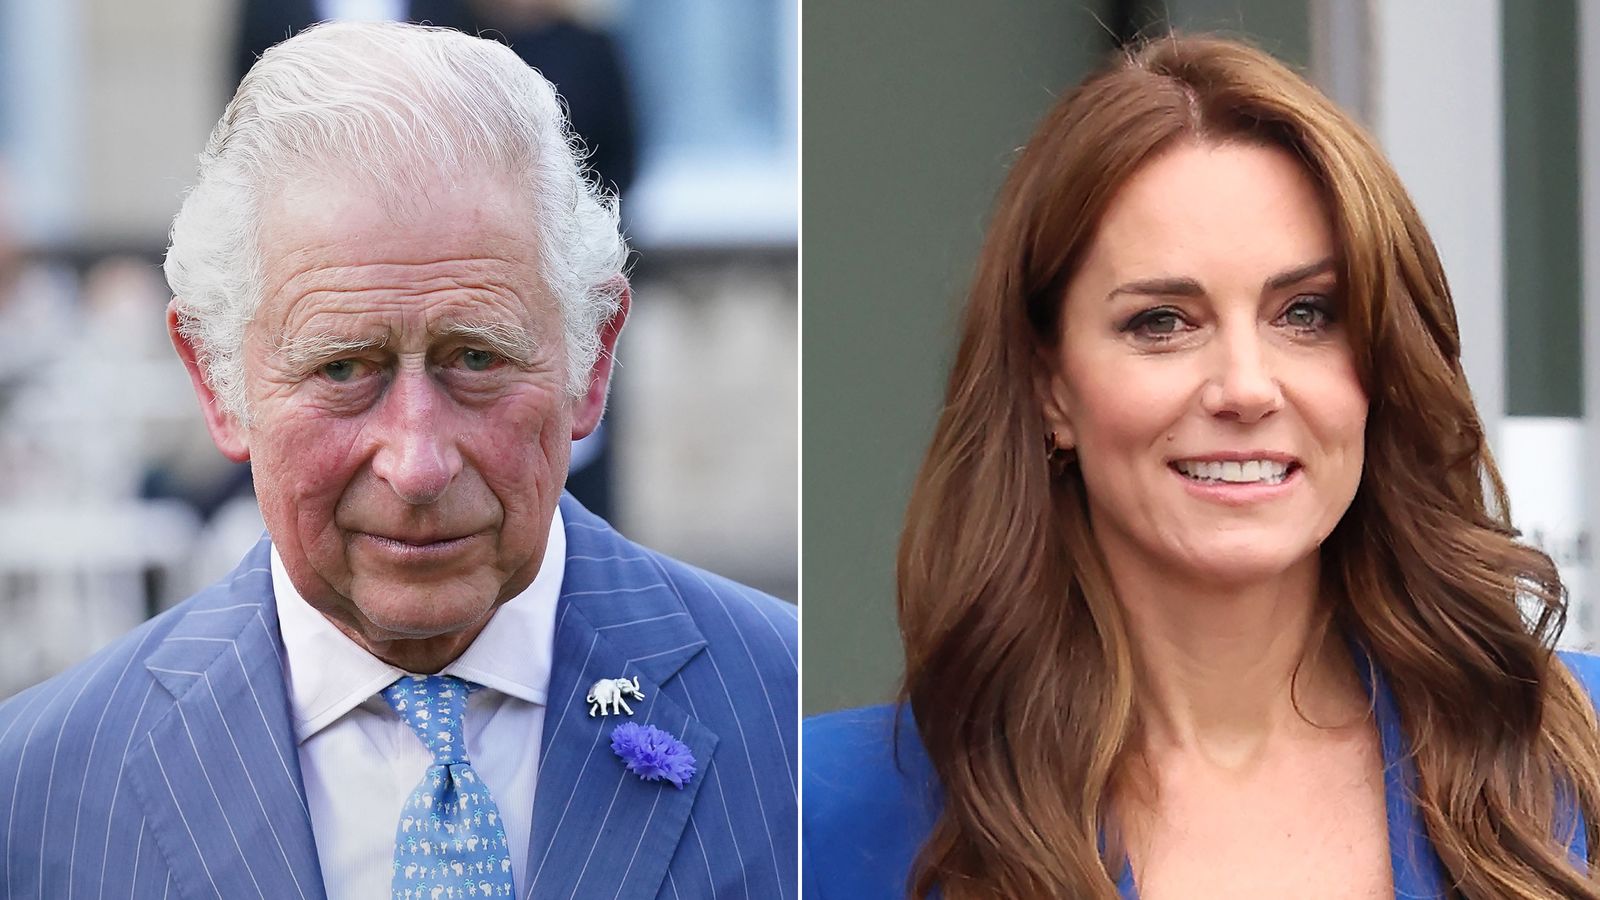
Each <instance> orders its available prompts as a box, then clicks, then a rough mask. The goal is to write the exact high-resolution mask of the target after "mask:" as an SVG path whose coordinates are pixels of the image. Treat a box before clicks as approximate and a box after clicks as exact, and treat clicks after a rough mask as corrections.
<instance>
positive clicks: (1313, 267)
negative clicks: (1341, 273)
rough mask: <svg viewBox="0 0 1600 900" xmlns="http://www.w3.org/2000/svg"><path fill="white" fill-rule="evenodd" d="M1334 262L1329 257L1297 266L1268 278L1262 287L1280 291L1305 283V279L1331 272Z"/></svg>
mask: <svg viewBox="0 0 1600 900" xmlns="http://www.w3.org/2000/svg"><path fill="white" fill-rule="evenodd" d="M1334 262H1335V260H1334V258H1333V257H1331V256H1329V257H1327V258H1325V259H1320V260H1317V261H1316V262H1314V263H1306V264H1305V265H1303V266H1298V267H1296V268H1293V269H1290V270H1288V271H1287V272H1283V273H1280V274H1278V275H1274V276H1272V277H1271V278H1268V279H1267V281H1266V284H1265V285H1263V287H1264V288H1265V289H1266V290H1269V291H1276V290H1282V289H1283V288H1286V287H1288V286H1290V285H1292V284H1296V283H1298V282H1301V281H1305V280H1306V279H1307V278H1311V277H1313V276H1316V275H1323V274H1326V273H1327V272H1331V271H1333V266H1334Z"/></svg>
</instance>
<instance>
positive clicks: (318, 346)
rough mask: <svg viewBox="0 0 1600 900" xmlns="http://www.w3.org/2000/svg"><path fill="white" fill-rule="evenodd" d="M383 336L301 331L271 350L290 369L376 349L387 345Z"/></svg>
mask: <svg viewBox="0 0 1600 900" xmlns="http://www.w3.org/2000/svg"><path fill="white" fill-rule="evenodd" d="M388 342H389V338H388V336H387V335H384V336H381V337H367V338H352V337H340V336H339V335H336V334H304V335H300V336H299V337H293V338H284V339H283V340H282V341H280V342H279V343H278V346H277V348H276V349H275V351H274V352H275V353H277V355H278V358H279V359H280V360H282V361H283V364H284V365H285V366H287V367H288V368H289V369H291V370H293V371H300V370H304V369H309V368H313V367H315V366H319V365H321V364H323V363H325V362H329V361H330V360H334V359H338V358H339V357H341V356H350V355H354V354H358V353H365V352H367V351H369V350H376V349H378V348H379V347H382V346H383V345H385V344H387V343H388Z"/></svg>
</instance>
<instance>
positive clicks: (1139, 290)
mask: <svg viewBox="0 0 1600 900" xmlns="http://www.w3.org/2000/svg"><path fill="white" fill-rule="evenodd" d="M1335 263H1336V260H1335V259H1334V258H1333V257H1331V256H1329V257H1326V258H1324V259H1319V260H1317V261H1316V262H1312V263H1306V264H1305V265H1303V266H1296V267H1294V268H1293V269H1288V270H1286V271H1284V272H1280V273H1279V274H1277V275H1274V276H1272V277H1271V278H1268V279H1267V280H1266V282H1265V284H1264V285H1263V289H1264V290H1268V291H1276V290H1282V289H1283V288H1286V287H1289V286H1290V285H1293V284H1297V283H1299V282H1301V281H1304V280H1306V279H1307V278H1312V277H1314V276H1317V275H1322V274H1325V273H1327V272H1330V271H1332V270H1333V268H1334V265H1335ZM1205 292H1206V289H1205V288H1204V287H1202V286H1201V284H1200V282H1198V281H1196V280H1195V279H1193V278H1189V277H1187V276H1181V275H1180V276H1161V277H1156V278H1140V279H1138V280H1135V281H1129V282H1125V283H1123V284H1119V285H1117V286H1116V287H1114V288H1112V289H1111V292H1110V293H1109V294H1107V295H1106V299H1107V300H1111V299H1113V298H1115V297H1116V296H1117V295H1118V294H1137V295H1140V296H1146V297H1203V296H1205Z"/></svg>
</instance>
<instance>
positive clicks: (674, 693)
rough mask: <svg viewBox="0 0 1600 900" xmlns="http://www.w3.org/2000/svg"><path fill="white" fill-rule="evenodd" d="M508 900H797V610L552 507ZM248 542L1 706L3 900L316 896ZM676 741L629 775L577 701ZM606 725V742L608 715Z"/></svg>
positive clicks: (319, 893) (265, 605)
mask: <svg viewBox="0 0 1600 900" xmlns="http://www.w3.org/2000/svg"><path fill="white" fill-rule="evenodd" d="M562 515H563V516H564V517H565V519H566V523H567V525H566V527H567V543H568V549H567V553H568V559H567V570H566V577H565V579H564V582H563V589H562V596H561V600H560V604H559V607H558V611H557V626H556V647H555V660H554V667H553V669H552V672H551V682H550V697H551V701H550V707H549V708H548V710H547V711H546V721H545V725H544V737H543V741H544V745H543V748H542V752H541V763H540V772H539V787H538V793H537V797H536V800H535V805H534V811H533V823H532V835H533V837H532V840H531V842H530V847H529V866H528V870H527V871H528V872H529V873H530V876H529V879H528V884H526V885H519V886H518V887H519V888H520V889H521V891H522V893H523V896H524V897H535V896H537V897H539V898H540V900H544V898H547V897H548V898H574V897H582V898H586V900H587V898H591V897H598V898H615V900H646V898H652V897H659V898H699V897H718V898H740V897H750V898H761V900H768V898H772V900H782V898H795V897H796V887H795V883H796V871H797V868H798V864H797V861H796V858H795V850H796V835H797V823H796V814H797V810H796V803H795V783H796V773H795V757H796V726H797V718H798V702H797V701H798V697H797V690H798V688H797V680H796V673H795V651H796V630H797V629H796V615H795V611H794V608H793V607H791V606H788V605H786V604H783V603H780V602H778V601H775V600H773V599H771V598H769V597H766V596H764V595H762V594H758V593H756V592H754V591H752V590H750V589H749V588H745V587H742V586H740V585H736V584H734V583H732V582H729V581H726V580H724V579H721V578H718V577H716V576H714V575H710V574H707V573H704V572H700V571H699V570H696V569H693V568H690V567H688V566H685V565H683V564H682V563H679V562H676V561H674V560H671V559H668V558H666V557H663V556H660V555H659V554H655V553H652V552H651V551H648V550H645V549H644V548H642V547H639V546H638V545H636V544H632V543H630V542H628V541H626V540H624V539H623V538H621V537H620V536H619V535H618V534H617V533H616V532H615V531H613V530H611V528H610V527H609V526H607V525H606V524H605V523H604V522H602V521H601V520H599V519H597V518H595V517H594V516H593V515H591V514H590V513H589V512H587V511H586V510H584V509H583V508H582V507H581V506H580V505H578V504H577V502H576V501H574V500H572V499H571V498H570V497H565V498H563V499H562ZM267 554H268V546H267V543H266V542H265V541H264V540H263V541H262V542H261V543H260V544H258V545H257V546H256V547H255V548H254V549H253V550H251V552H250V553H249V554H248V555H247V556H246V558H245V560H244V562H243V563H241V565H240V567H239V568H238V569H237V570H236V571H235V572H234V573H233V574H232V575H231V576H229V577H228V578H227V579H225V580H224V581H222V582H221V583H219V584H217V585H214V586H213V587H211V588H208V589H207V590H205V591H203V592H201V593H200V594H198V595H196V596H195V597H193V598H191V599H189V600H188V601H185V602H184V603H183V604H181V605H179V606H178V607H176V608H175V609H173V610H171V611H169V612H167V613H165V614H163V615H161V616H159V617H157V618H156V619H153V620H151V621H150V622H147V623H145V624H144V625H143V626H141V627H140V628H139V629H137V630H135V631H133V632H132V633H130V634H128V635H126V636H125V637H123V638H122V639H121V640H119V641H118V642H116V643H114V644H113V645H112V646H110V647H108V648H106V649H105V650H104V651H102V652H100V653H99V654H97V655H95V656H94V657H92V658H91V659H89V660H88V661H86V662H85V663H83V664H81V665H79V666H78V667H76V668H74V669H72V670H71V671H69V672H67V673H65V674H64V675H61V676H59V677H57V678H54V679H51V680H50V681H47V682H45V683H43V684H41V685H38V686H36V687H34V688H31V689H29V690H28V691H25V692H23V693H22V694H19V695H17V696H16V697H13V698H11V699H10V700H7V701H6V702H5V703H3V704H0V897H7V898H30V897H40V898H44V897H49V898H57V897H72V898H84V897H89V898H111V897H115V898H123V897H132V898H146V897H150V898H161V897H173V898H177V897H183V898H210V897H225V898H228V900H234V898H240V897H263V898H266V897H270V898H295V897H303V898H321V897H323V896H324V894H323V890H322V885H321V883H320V881H319V879H318V872H319V867H318V865H317V858H316V847H315V844H314V842H313V840H312V835H311V822H310V816H309V815H308V813H307V812H306V807H305V800H304V793H303V789H302V787H301V783H300V771H299V764H298V760H297V757H296V754H295V749H294V743H293V738H292V732H291V727H290V719H289V711H288V701H287V699H286V696H285V689H284V681H283V671H282V663H281V657H280V652H281V648H280V646H279V644H280V639H279V636H278V633H277V617H276V613H275V609H274V606H273V600H272V589H271V580H270V576H269V574H268V569H267V558H268V557H267ZM624 675H625V676H628V677H632V676H633V675H638V676H639V677H640V683H641V685H642V686H643V687H644V689H645V692H646V697H647V699H646V701H644V703H643V704H639V703H636V704H634V708H635V710H636V711H637V715H635V716H634V717H632V721H637V722H641V723H651V724H655V725H656V726H657V727H660V728H664V729H666V730H668V731H671V732H672V733H673V734H675V735H677V736H678V737H679V738H680V739H682V740H683V741H685V742H686V743H688V744H689V746H690V747H691V748H692V750H693V751H694V754H695V757H696V759H697V760H699V761H700V762H701V770H700V773H699V774H698V775H696V777H695V778H694V780H693V781H691V782H690V784H689V785H688V786H686V787H685V788H684V789H683V790H681V791H680V790H677V789H675V788H673V787H671V786H666V785H662V784H660V783H646V782H643V781H641V780H639V779H638V778H636V777H634V776H632V775H629V774H627V773H626V771H625V770H624V769H623V768H622V764H621V762H620V761H619V760H617V759H616V757H615V756H614V755H612V753H611V752H610V749H609V747H608V745H607V743H606V740H605V736H607V735H609V728H607V727H606V725H607V723H606V722H605V720H601V719H591V718H590V717H589V716H588V704H587V703H585V702H584V699H583V698H584V694H585V693H586V691H587V689H588V686H589V685H590V684H592V683H593V682H594V681H597V680H599V679H600V678H602V677H619V676H624ZM610 724H613V725H614V724H615V720H614V719H613V720H612V721H611V723H610Z"/></svg>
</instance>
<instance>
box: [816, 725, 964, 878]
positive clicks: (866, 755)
mask: <svg viewBox="0 0 1600 900" xmlns="http://www.w3.org/2000/svg"><path fill="white" fill-rule="evenodd" d="M802 733H803V746H804V748H805V753H804V758H803V760H802V779H801V784H802V804H801V818H802V826H801V827H802V835H803V842H804V853H803V857H804V859H805V866H806V883H807V888H808V893H809V892H810V891H811V889H812V888H813V887H814V888H815V893H814V894H811V896H815V897H826V898H844V897H903V896H905V890H906V877H907V876H908V874H909V873H910V871H911V866H912V863H913V862H914V861H915V859H916V855H917V851H918V849H919V848H920V847H921V846H922V843H923V841H925V840H926V839H927V836H928V833H929V831H930V830H931V829H932V827H933V823H934V821H935V820H936V819H937V818H938V814H939V789H938V780H937V778H936V776H935V775H934V772H933V767H932V765H931V764H930V763H929V761H928V758H927V755H926V754H925V753H924V752H923V749H922V744H921V742H920V741H919V740H918V739H917V736H916V728H915V725H914V723H913V722H912V719H911V714H910V711H909V710H905V709H904V708H902V707H895V706H873V707H866V708H863V709H849V710H843V711H840V712H834V713H827V714H825V715H821V716H815V717H812V718H809V719H807V720H806V721H805V723H804V726H803V732H802Z"/></svg>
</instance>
